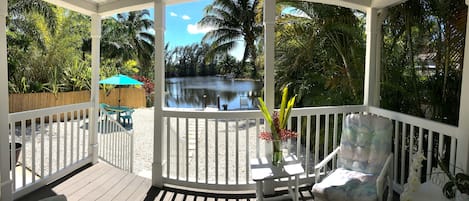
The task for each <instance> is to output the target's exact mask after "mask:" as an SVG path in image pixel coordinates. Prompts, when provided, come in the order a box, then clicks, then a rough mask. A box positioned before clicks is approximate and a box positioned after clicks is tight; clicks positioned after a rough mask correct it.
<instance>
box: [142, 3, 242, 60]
mask: <svg viewBox="0 0 469 201" xmlns="http://www.w3.org/2000/svg"><path fill="white" fill-rule="evenodd" d="M211 2H212V0H197V1H194V2H190V3H182V4H177V5H168V6H166V14H165V18H166V30H165V36H164V37H165V43H169V46H170V49H172V48H174V47H176V46H183V45H190V44H193V43H200V41H201V40H202V38H203V37H204V35H205V33H207V32H208V31H209V30H210V29H211V28H210V27H201V26H199V25H198V24H197V22H199V21H200V19H202V17H203V16H204V8H205V7H206V6H207V5H208V4H210V3H211ZM153 16H154V10H153V9H150V19H153ZM243 49H244V48H243V44H242V43H240V45H238V46H237V47H236V48H235V49H234V50H233V51H231V52H230V53H231V55H233V56H234V57H236V58H237V59H238V60H241V58H242V55H243Z"/></svg>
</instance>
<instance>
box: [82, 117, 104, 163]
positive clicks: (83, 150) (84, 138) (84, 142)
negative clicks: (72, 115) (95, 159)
mask: <svg viewBox="0 0 469 201" xmlns="http://www.w3.org/2000/svg"><path fill="white" fill-rule="evenodd" d="M86 113H87V111H86V109H85V110H83V129H81V131H82V132H81V133H82V135H83V139H82V141H83V142H82V143H83V144H82V146H83V149H82V155H81V159H85V157H86V155H85V150H87V149H86V148H87V147H86V145H87V143H86V137H85V126H86V121H85V117H86ZM90 123H91V122H88V126H89V124H90ZM99 123H101V124H103V123H102V121H101V120H100V121H99Z"/></svg>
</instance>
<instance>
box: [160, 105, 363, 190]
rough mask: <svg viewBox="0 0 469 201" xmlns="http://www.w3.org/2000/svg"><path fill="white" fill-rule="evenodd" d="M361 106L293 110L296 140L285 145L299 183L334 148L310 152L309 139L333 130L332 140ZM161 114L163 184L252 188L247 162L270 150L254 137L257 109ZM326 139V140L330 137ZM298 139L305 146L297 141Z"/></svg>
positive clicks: (260, 125) (259, 118)
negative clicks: (299, 164)
mask: <svg viewBox="0 0 469 201" xmlns="http://www.w3.org/2000/svg"><path fill="white" fill-rule="evenodd" d="M365 108H366V107H364V106H343V107H318V108H301V109H294V110H293V111H292V115H291V118H290V122H289V127H290V128H291V129H293V130H297V131H298V133H299V137H298V138H297V139H296V140H292V141H289V142H288V144H289V147H290V151H291V152H293V153H296V154H297V156H299V158H300V159H302V160H304V163H303V165H304V166H305V167H306V168H305V169H306V173H305V174H304V175H302V176H301V177H302V178H303V179H302V182H303V183H310V182H312V181H313V179H314V177H313V176H314V170H313V169H312V167H314V164H315V162H317V161H318V160H319V159H320V158H323V157H322V156H321V157H319V153H321V155H324V156H325V155H327V154H328V153H329V152H330V151H331V150H332V148H333V147H336V146H337V143H333V145H331V146H327V145H326V146H324V147H319V145H316V146H315V147H313V148H311V146H310V145H311V144H310V139H316V144H319V139H320V137H319V136H320V135H321V134H324V131H321V130H320V128H325V129H326V130H325V131H326V133H329V131H333V132H334V134H331V135H330V137H331V140H330V141H331V142H332V141H333V140H332V137H333V138H334V139H335V141H336V142H337V139H339V138H338V134H340V130H339V129H338V128H339V126H340V127H341V125H339V122H340V123H341V119H342V118H343V116H344V115H345V114H347V113H351V112H361V111H364V110H365ZM164 116H165V117H164V125H165V126H164V129H163V143H162V144H163V146H164V148H163V150H164V152H163V153H161V154H162V158H163V161H164V166H163V167H164V169H163V177H164V178H165V179H166V181H165V183H168V184H175V185H184V186H187V187H193V188H206V189H226V187H227V186H229V188H230V189H233V190H244V189H252V187H253V184H254V183H253V181H252V180H251V176H250V172H249V159H250V158H255V157H259V156H264V155H265V154H266V153H267V151H268V150H269V149H270V147H271V146H270V144H268V143H266V142H265V141H263V140H260V139H259V138H258V135H259V133H260V131H263V130H264V128H265V125H264V120H263V118H262V114H261V113H260V112H259V111H229V112H202V111H188V110H183V111H180V110H171V111H170V110H165V111H164ZM317 117H319V118H317ZM313 119H314V120H315V121H312V120H313ZM302 122H303V123H302ZM299 125H300V126H299ZM315 125H320V126H318V127H315ZM325 125H329V126H325ZM331 126H332V127H331ZM299 127H302V128H304V129H303V130H301V129H298V128H299ZM312 128H315V129H314V130H313V129H312ZM326 136H327V139H329V134H327V135H326ZM300 141H303V142H306V144H305V143H298V142H300ZM326 142H328V140H326ZM326 144H327V143H326ZM314 153H318V154H314ZM305 159H313V160H305Z"/></svg>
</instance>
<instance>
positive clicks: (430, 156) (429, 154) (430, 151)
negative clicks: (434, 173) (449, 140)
mask: <svg viewBox="0 0 469 201" xmlns="http://www.w3.org/2000/svg"><path fill="white" fill-rule="evenodd" d="M427 150H428V151H427V171H426V172H427V173H426V174H425V179H426V180H428V178H429V177H430V173H431V170H432V160H433V131H431V130H428V145H427Z"/></svg>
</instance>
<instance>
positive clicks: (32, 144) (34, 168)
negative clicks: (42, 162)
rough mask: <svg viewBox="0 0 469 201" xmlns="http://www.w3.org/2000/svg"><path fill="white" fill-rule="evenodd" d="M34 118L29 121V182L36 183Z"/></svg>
mask: <svg viewBox="0 0 469 201" xmlns="http://www.w3.org/2000/svg"><path fill="white" fill-rule="evenodd" d="M36 153H37V150H36V118H32V119H31V181H32V182H33V183H34V182H36Z"/></svg>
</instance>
